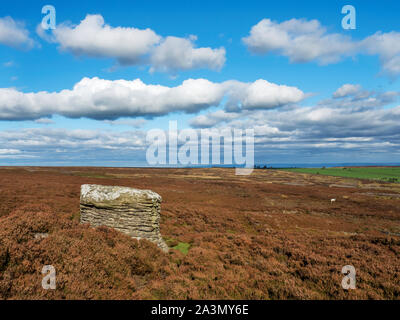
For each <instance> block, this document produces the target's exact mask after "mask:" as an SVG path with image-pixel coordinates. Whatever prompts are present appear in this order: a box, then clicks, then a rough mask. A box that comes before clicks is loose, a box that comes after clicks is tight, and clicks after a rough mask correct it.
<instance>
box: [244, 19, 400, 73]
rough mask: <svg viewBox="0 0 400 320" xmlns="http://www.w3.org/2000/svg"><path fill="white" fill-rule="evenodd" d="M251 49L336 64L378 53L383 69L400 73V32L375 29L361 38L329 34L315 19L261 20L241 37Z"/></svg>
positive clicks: (252, 50)
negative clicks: (351, 58) (349, 58)
mask: <svg viewBox="0 0 400 320" xmlns="http://www.w3.org/2000/svg"><path fill="white" fill-rule="evenodd" d="M242 40H243V42H244V44H245V45H246V46H247V47H248V49H249V50H250V51H251V52H254V53H257V54H267V53H273V54H279V55H283V56H286V57H288V58H289V60H290V61H291V62H299V63H301V62H310V61H316V62H317V63H319V64H321V65H325V64H331V63H336V62H338V61H341V60H342V59H344V58H346V57H351V56H356V55H359V54H365V55H377V56H378V57H379V59H380V61H381V64H382V71H383V73H385V74H388V75H390V76H397V75H399V74H400V33H399V32H395V31H392V32H388V33H382V32H377V33H375V34H373V35H371V36H368V37H366V38H364V39H361V40H354V39H352V38H351V37H349V36H347V35H344V34H341V33H330V32H328V31H327V29H326V28H325V27H324V26H322V25H321V23H320V22H319V21H318V20H306V19H291V20H287V21H283V22H281V23H279V22H275V21H272V20H270V19H263V20H261V21H260V22H258V23H257V24H256V25H254V26H253V27H252V28H251V30H250V34H249V35H248V36H247V37H245V38H243V39H242Z"/></svg>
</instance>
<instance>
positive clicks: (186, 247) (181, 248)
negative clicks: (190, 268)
mask: <svg viewBox="0 0 400 320" xmlns="http://www.w3.org/2000/svg"><path fill="white" fill-rule="evenodd" d="M172 249H175V250H179V251H180V252H182V253H183V254H187V253H188V252H189V249H190V243H186V242H179V243H178V244H177V245H176V246H175V247H172Z"/></svg>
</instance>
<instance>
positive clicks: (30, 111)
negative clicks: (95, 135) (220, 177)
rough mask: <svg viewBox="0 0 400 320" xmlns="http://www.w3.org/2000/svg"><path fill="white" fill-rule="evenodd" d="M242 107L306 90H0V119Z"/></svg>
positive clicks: (99, 85) (86, 81) (247, 86)
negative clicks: (230, 103) (228, 103)
mask: <svg viewBox="0 0 400 320" xmlns="http://www.w3.org/2000/svg"><path fill="white" fill-rule="evenodd" d="M225 97H226V98H227V99H232V98H234V99H235V101H236V102H237V103H238V104H239V105H240V106H241V107H242V108H244V109H254V108H257V109H271V108H277V107H280V106H282V105H285V104H290V103H296V102H299V101H301V100H302V99H304V98H305V94H304V93H303V92H302V91H301V90H299V89H297V88H296V87H288V86H284V85H277V84H274V83H270V82H268V81H265V80H257V81H255V82H253V83H243V82H239V81H232V80H231V81H225V82H222V83H214V82H211V81H209V80H206V79H188V80H185V81H183V82H182V83H181V84H180V85H178V86H176V87H167V86H162V85H153V84H145V83H143V82H142V81H141V80H140V79H136V80H132V81H128V80H114V81H112V80H104V79H99V78H97V77H95V78H83V79H82V80H81V81H79V82H78V83H77V84H75V85H74V87H73V88H72V90H69V89H65V90H61V91H59V92H47V91H41V92H29V93H24V92H21V91H18V90H17V89H15V88H0V120H35V119H40V118H46V117H51V116H52V115H56V114H57V115H62V116H65V117H69V118H80V117H87V118H91V119H97V120H115V119H117V118H121V117H154V116H160V115H165V114H168V113H171V112H179V111H180V112H186V113H196V112H198V111H200V110H202V109H207V108H209V107H211V106H218V105H220V104H221V102H222V100H223V99H224V98H225Z"/></svg>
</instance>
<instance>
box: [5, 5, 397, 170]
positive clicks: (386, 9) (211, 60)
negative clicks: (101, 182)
mask: <svg viewBox="0 0 400 320" xmlns="http://www.w3.org/2000/svg"><path fill="white" fill-rule="evenodd" d="M44 4H51V5H53V6H54V7H55V9H56V20H57V26H56V30H54V31H53V32H50V31H47V32H46V34H45V35H43V34H41V33H40V31H39V32H38V29H37V27H38V25H39V24H40V23H41V20H42V18H43V16H44V15H43V14H42V13H41V10H42V6H43V5H44ZM346 4H351V5H353V6H354V7H355V9H356V29H355V30H344V29H343V28H342V24H341V23H342V18H343V17H344V15H343V14H342V13H341V9H342V7H343V6H344V5H346ZM399 12H400V4H399V3H398V2H397V1H380V2H379V3H377V2H376V1H350V2H348V1H302V2H299V1H79V2H78V1H70V2H65V1H51V2H49V3H43V2H42V1H18V0H17V1H13V2H7V3H3V4H2V5H1V7H0V70H1V72H0V165H9V164H22V165H29V164H32V165H132V166H134V165H146V161H145V150H146V143H145V136H146V132H147V131H148V130H150V129H154V128H160V129H167V128H168V121H169V120H177V121H178V126H179V128H180V129H184V128H194V129H198V130H200V129H212V128H214V129H223V128H226V127H228V128H242V129H246V128H252V129H254V130H255V134H256V146H255V157H256V162H257V163H285V164H288V163H335V162H365V163H368V162H369V163H377V162H386V163H395V162H400V149H399V146H400V129H399V126H398V123H399V120H400V108H399V105H400V102H399V93H400V88H399V80H398V76H399V74H400V44H399V43H400V23H399V19H398V14H399ZM293 19H295V20H293ZM85 22H86V24H85ZM107 28H108V29H107ZM107 30H108V31H107ZM134 30H136V31H138V32H136V31H134ZM145 30H147V31H145ZM146 43H147V44H146ZM138 52H140V53H138ZM84 78H87V79H88V81H86V82H84V83H83V82H82V79H84ZM97 78H98V80H94V79H97ZM135 79H140V81H141V84H138V83H137V82H135V83H133V81H134V80H135ZM118 80H123V81H125V82H123V83H120V82H118ZM190 80H193V81H190ZM201 80H204V81H201ZM184 83H185V85H183V84H184ZM77 84H80V86H79V85H78V86H79V88H80V89H79V90H75V89H74V86H75V85H77ZM155 86H162V88H163V89H162V90H165V91H168V89H170V90H169V92H167V93H165V95H161V96H159V93H158V91H156V88H155ZM182 86H183V87H182ZM138 87H140V88H142V89H141V90H143V91H141V92H140V93H138V91H137V88H138ZM171 88H172V90H171ZM175 89H176V90H175ZM65 90H67V91H68V92H66V93H65V92H64V91H65ZM196 90H197V91H196ZM40 92H45V93H44V94H41V93H40ZM63 92H64V93H63ZM93 92H94V93H93ZM193 92H197V93H196V94H198V95H199V97H196V94H192V93H193ZM121 95H122V96H121ZM236 95H237V96H236ZM233 96H234V98H235V99H233V100H234V101H233V104H235V108H236V109H229V108H228V107H227V102H228V101H231V100H232V97H233ZM199 99H200V100H201V101H200V102H199ZM144 101H146V102H144Z"/></svg>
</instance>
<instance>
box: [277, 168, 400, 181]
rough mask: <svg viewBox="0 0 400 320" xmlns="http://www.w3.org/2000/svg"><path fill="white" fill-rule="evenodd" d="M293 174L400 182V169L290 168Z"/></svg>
mask: <svg viewBox="0 0 400 320" xmlns="http://www.w3.org/2000/svg"><path fill="white" fill-rule="evenodd" d="M282 170H286V171H292V172H301V173H311V174H323V175H327V176H336V177H347V178H359V179H369V180H380V181H387V182H400V167H394V168H391V167H362V168H347V167H343V168H293V169H292V168H289V169H282Z"/></svg>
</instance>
